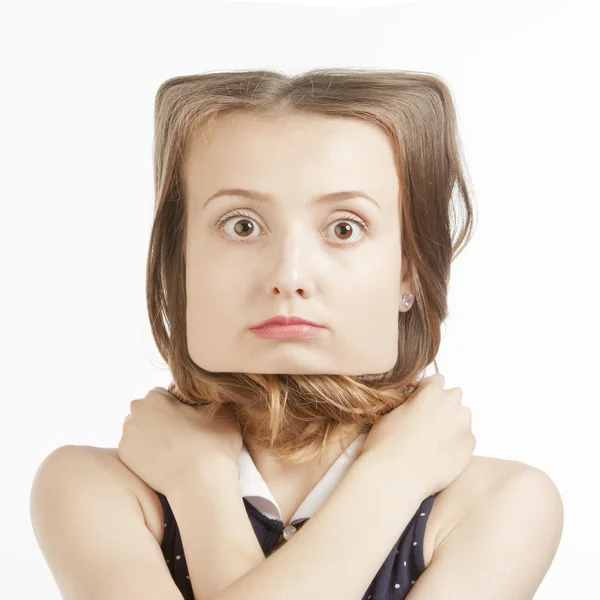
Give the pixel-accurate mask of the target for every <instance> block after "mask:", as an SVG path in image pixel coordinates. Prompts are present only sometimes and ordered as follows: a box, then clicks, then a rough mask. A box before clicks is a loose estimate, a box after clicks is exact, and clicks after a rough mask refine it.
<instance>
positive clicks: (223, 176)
mask: <svg viewBox="0 0 600 600" xmlns="http://www.w3.org/2000/svg"><path fill="white" fill-rule="evenodd" d="M232 90H233V91H232ZM155 110H156V112H155V124H156V131H155V133H156V137H155V169H156V171H155V183H156V192H157V198H156V212H155V223H154V227H153V231H152V239H151V248H150V254H149V262H148V306H149V310H150V315H151V323H152V327H153V333H154V336H155V339H156V341H157V344H158V346H159V350H160V351H161V355H162V356H163V358H164V359H165V360H166V361H167V363H168V365H169V367H170V368H171V370H172V372H173V377H174V380H175V381H176V382H177V386H178V388H179V393H181V394H182V395H183V396H184V397H185V398H186V399H188V400H190V401H195V402H200V403H203V404H206V405H207V406H208V407H209V408H210V407H212V408H214V409H215V410H216V409H217V408H218V407H219V406H220V405H221V404H223V403H225V404H226V405H227V406H228V407H229V408H230V410H231V411H232V412H233V413H234V414H236V415H237V416H238V419H239V421H240V425H241V426H242V427H243V429H244V432H245V434H246V435H249V436H252V438H253V440H254V442H256V441H258V443H259V444H261V445H263V446H265V447H267V446H268V447H269V448H270V449H271V450H272V452H273V453H274V454H275V455H277V456H278V457H280V458H281V459H282V460H283V461H287V462H302V461H303V460H306V459H309V458H312V457H314V456H315V455H317V454H319V453H320V452H322V451H323V450H324V448H325V446H326V445H327V444H328V443H331V442H333V441H335V440H337V439H341V437H342V436H345V435H350V436H351V437H352V436H354V435H357V434H359V433H362V432H365V431H368V430H369V428H370V427H371V426H372V425H373V424H374V422H376V420H377V418H379V417H380V416H382V415H383V414H386V413H387V412H389V411H390V410H392V409H393V408H395V407H397V406H398V405H399V404H401V403H402V402H403V400H404V395H403V393H402V388H403V387H404V385H405V384H406V383H408V382H410V381H415V380H418V379H419V378H420V376H422V374H423V372H424V370H425V368H426V367H427V366H428V365H429V364H430V363H431V362H432V361H435V355H436V353H437V350H438V348H439V343H440V337H441V332H440V328H441V324H442V322H443V320H444V319H445V316H446V310H447V308H446V307H447V299H446V295H447V284H448V280H449V269H450V263H451V261H452V259H453V257H455V256H456V255H457V254H458V253H459V252H460V249H459V246H460V245H461V244H462V243H463V242H464V240H465V239H466V238H467V237H468V236H469V235H470V229H471V224H472V209H471V205H470V202H469V199H468V194H467V191H466V188H465V185H464V181H463V176H462V173H461V171H460V154H459V151H458V141H457V139H456V135H455V116H454V112H453V109H452V102H451V100H450V95H449V92H448V90H447V88H446V87H445V85H444V84H443V83H442V82H441V81H440V80H439V79H437V78H435V77H433V76H430V75H418V74H412V73H405V72H400V73H397V72H393V73H388V72H373V71H369V72H365V71H360V72H359V71H352V70H343V71H339V70H338V71H313V72H309V73H308V74H304V75H302V76H298V77H295V78H288V77H286V76H283V75H281V74H278V73H274V72H265V71H260V72H241V73H217V74H207V75H200V76H189V77H176V78H173V79H170V80H168V81H166V82H165V83H163V84H162V85H161V87H160V88H159V91H158V93H157V97H156V107H155ZM455 187H458V189H459V192H460V194H459V195H460V197H461V198H462V200H463V204H464V206H465V207H466V209H467V210H466V215H467V218H466V222H465V223H464V225H463V226H462V229H460V230H459V231H458V241H455V242H453V241H452V239H451V236H452V231H451V227H450V215H449V212H450V208H451V195H452V191H453V189H454V188H455ZM403 294H410V295H411V297H412V298H413V301H412V303H411V304H408V305H407V304H405V303H403V302H402V299H403V297H404V296H403ZM276 315H285V316H290V315H293V316H299V317H301V318H304V319H307V320H309V321H312V322H315V323H317V324H319V325H321V326H322V327H321V328H320V329H319V330H318V332H317V333H316V334H314V335H312V336H311V337H305V338H296V339H292V338H283V339H265V338H263V337H260V336H259V335H257V334H256V333H255V331H253V329H252V327H253V326H255V325H257V324H259V323H261V322H262V321H264V320H266V319H269V318H271V317H274V316H276ZM165 321H166V323H167V324H168V325H169V329H170V331H167V329H166V328H165V325H164V322H165Z"/></svg>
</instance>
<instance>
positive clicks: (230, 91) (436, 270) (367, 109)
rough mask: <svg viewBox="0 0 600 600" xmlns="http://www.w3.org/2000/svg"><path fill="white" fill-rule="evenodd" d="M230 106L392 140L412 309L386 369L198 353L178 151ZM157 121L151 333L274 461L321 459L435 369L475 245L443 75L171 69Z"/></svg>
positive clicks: (182, 384)
mask: <svg viewBox="0 0 600 600" xmlns="http://www.w3.org/2000/svg"><path fill="white" fill-rule="evenodd" d="M232 111H244V112H247V113H254V114H264V115H278V116H281V115H286V114H293V113H302V114H317V115H324V116H329V117H342V118H353V119H364V120H365V121H367V122H369V123H372V124H375V125H377V126H378V127H380V128H381V129H382V130H383V131H384V132H385V134H386V135H387V136H388V137H389V139H390V141H391V144H392V147H393V149H394V155H395V164H396V167H397V171H398V179H399V184H400V195H399V196H400V197H399V198H398V201H399V209H400V215H401V224H402V225H401V226H402V236H401V237H402V241H403V253H404V255H405V257H406V260H407V265H408V266H407V268H409V270H410V276H411V278H412V285H413V291H414V297H415V299H414V302H413V305H412V307H411V308H410V309H409V310H408V311H407V312H399V314H398V333H399V336H398V360H397V362H396V364H395V366H394V367H393V369H392V370H390V371H389V372H387V373H384V374H378V375H363V376H348V375H337V374H336V375H320V374H319V375H313V374H310V375H289V374H253V373H214V372H210V371H206V370H204V369H202V368H201V367H199V366H198V365H197V364H195V363H194V362H193V361H192V359H191V357H190V355H189V353H188V347H187V337H186V323H185V315H186V290H185V254H184V249H185V245H186V235H187V200H186V198H185V193H184V190H185V185H184V166H183V165H184V158H185V156H186V151H187V148H188V144H189V142H190V140H191V139H193V137H194V136H196V135H197V134H198V133H204V132H205V131H207V130H208V129H209V128H210V126H211V125H212V124H213V123H214V122H215V120H216V119H217V118H218V117H219V115H224V114H227V113H230V112H232ZM154 125H155V132H154V134H155V136H154V184H155V193H156V198H155V212H154V222H153V227H152V231H151V234H150V243H149V250H148V261H147V272H146V277H147V279H146V296H147V305H148V313H149V317H150V324H151V329H152V335H153V336H154V339H155V341H156V344H157V347H158V350H159V352H160V354H161V356H162V358H163V360H165V362H166V363H167V365H168V367H169V368H170V370H171V372H172V374H173V379H174V381H175V382H176V384H177V389H178V392H179V394H181V396H182V397H183V398H185V399H186V400H187V401H188V402H193V403H198V404H201V405H203V406H205V407H206V410H207V411H208V412H209V414H211V415H214V413H215V412H216V410H217V409H218V408H219V407H221V406H222V405H225V406H226V407H227V408H228V410H230V412H231V413H232V414H233V415H235V416H236V418H237V419H238V422H239V423H240V427H241V428H242V431H243V434H244V436H246V435H248V434H250V435H252V438H253V440H254V441H255V442H256V443H258V444H259V445H260V446H261V447H263V448H265V449H268V451H269V452H273V453H274V454H276V455H277V456H278V458H279V459H280V460H281V461H283V462H287V463H290V464H292V463H295V464H298V463H301V462H304V461H306V460H310V459H312V458H315V457H317V456H321V453H322V452H323V451H324V450H325V447H326V445H327V444H329V443H331V442H332V441H335V440H336V439H337V438H336V436H337V434H338V433H339V430H340V426H343V427H344V429H345V430H347V429H348V428H350V429H352V428H353V427H355V431H356V433H357V435H358V434H360V433H366V432H368V431H369V430H370V428H371V427H372V426H373V424H374V423H375V422H376V421H377V420H378V418H379V417H381V416H382V415H384V414H386V413H388V412H390V411H391V410H393V409H394V408H396V407H397V406H399V405H401V404H402V403H403V402H404V401H405V399H406V397H407V396H406V394H405V393H404V391H403V389H404V386H405V385H406V384H408V383H409V382H415V381H418V380H420V379H421V378H422V377H423V375H424V371H425V369H426V368H427V367H428V366H429V365H430V364H431V363H432V362H434V364H435V368H436V372H437V371H438V368H437V362H436V361H435V357H436V355H437V352H438V349H439V346H440V341H441V325H442V323H443V322H444V320H445V318H446V316H447V293H448V282H449V278H450V265H451V262H452V260H453V259H454V258H455V257H456V256H458V255H459V254H460V252H461V251H462V250H463V249H464V247H465V246H466V244H467V243H468V241H469V240H470V238H471V236H472V233H473V223H474V213H473V207H472V205H471V201H470V194H469V192H468V190H467V185H466V182H465V174H464V168H463V165H462V152H461V147H460V141H459V138H458V134H457V124H456V115H455V109H454V106H453V103H452V99H451V94H450V91H449V89H448V87H447V85H446V84H445V83H444V82H443V81H442V80H441V79H440V78H439V77H437V76H434V75H432V74H427V73H416V72H411V71H379V70H378V71H370V70H359V69H315V70H312V71H308V72H307V73H304V74H301V75H298V76H295V77H289V76H286V75H283V74H281V73H278V72H274V71H239V72H219V73H203V74H198V75H189V76H181V77H173V78H171V79H168V80H167V81H165V82H163V83H162V84H161V85H160V87H159V88H158V91H157V93H156V99H155V106H154ZM455 191H456V194H454V192H455ZM455 198H457V199H458V202H456V201H455ZM461 206H462V208H463V209H464V215H463V218H462V219H459V218H458V217H457V212H458V211H457V208H460V207H461ZM398 275H399V276H400V274H398Z"/></svg>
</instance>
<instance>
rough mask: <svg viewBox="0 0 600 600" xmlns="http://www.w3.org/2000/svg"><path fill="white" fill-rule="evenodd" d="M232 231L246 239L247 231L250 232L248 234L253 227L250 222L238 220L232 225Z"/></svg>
mask: <svg viewBox="0 0 600 600" xmlns="http://www.w3.org/2000/svg"><path fill="white" fill-rule="evenodd" d="M233 230H234V231H235V232H236V233H238V234H239V235H241V236H242V237H246V233H247V232H248V231H250V233H252V231H254V225H253V224H252V221H249V220H248V219H240V220H239V221H238V222H237V223H236V224H235V225H234V227H233Z"/></svg>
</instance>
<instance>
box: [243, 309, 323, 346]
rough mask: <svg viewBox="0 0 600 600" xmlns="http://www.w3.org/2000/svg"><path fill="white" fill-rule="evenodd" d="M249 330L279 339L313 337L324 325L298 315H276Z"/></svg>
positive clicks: (262, 335) (265, 336) (258, 334)
mask: <svg viewBox="0 0 600 600" xmlns="http://www.w3.org/2000/svg"><path fill="white" fill-rule="evenodd" d="M250 330H251V331H252V332H253V333H255V334H256V335H257V336H258V337H260V338H266V339H271V340H281V339H290V338H291V339H297V338H307V337H313V336H315V335H318V334H319V333H321V331H323V330H324V327H323V326H322V325H319V324H317V323H313V322H312V321H307V320H306V319H301V318H300V317H285V316H283V315H278V316H276V317H273V318H272V319H268V320H266V321H264V322H263V323H259V324H258V325H255V326H254V327H251V328H250Z"/></svg>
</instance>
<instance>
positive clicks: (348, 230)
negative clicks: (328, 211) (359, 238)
mask: <svg viewBox="0 0 600 600" xmlns="http://www.w3.org/2000/svg"><path fill="white" fill-rule="evenodd" d="M340 223H342V224H341V225H338V226H337V227H335V228H334V230H335V233H336V235H337V234H338V233H341V235H342V236H343V237H342V238H341V239H343V240H347V239H348V238H349V237H351V236H352V226H351V225H350V224H349V223H346V222H345V221H340Z"/></svg>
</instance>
